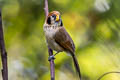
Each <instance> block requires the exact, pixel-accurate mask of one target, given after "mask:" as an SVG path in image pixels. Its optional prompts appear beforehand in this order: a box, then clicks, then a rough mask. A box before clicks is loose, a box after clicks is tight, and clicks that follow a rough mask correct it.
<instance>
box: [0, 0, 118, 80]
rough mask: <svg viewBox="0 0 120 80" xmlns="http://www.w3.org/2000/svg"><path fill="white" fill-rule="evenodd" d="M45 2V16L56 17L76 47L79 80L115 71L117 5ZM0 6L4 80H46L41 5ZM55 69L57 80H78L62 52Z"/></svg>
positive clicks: (20, 0) (31, 1)
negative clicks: (58, 14) (6, 78)
mask: <svg viewBox="0 0 120 80" xmlns="http://www.w3.org/2000/svg"><path fill="white" fill-rule="evenodd" d="M48 1H49V10H50V11H53V10H58V11H60V12H61V17H62V20H63V24H64V26H65V28H66V29H67V31H68V32H69V34H70V35H71V37H72V38H73V40H74V42H75V45H76V55H77V58H78V61H79V64H80V68H81V72H82V78H83V80H96V79H97V78H98V77H99V76H101V75H102V74H103V73H105V72H108V71H119V68H120V65H119V63H120V55H119V52H120V42H119V40H120V19H119V18H120V10H119V9H120V5H119V3H120V0H115V1H114V0H74V1H73V0H48ZM101 1H103V2H101ZM0 2H1V4H2V15H3V16H2V17H3V25H4V33H5V43H6V47H7V52H8V63H9V79H10V80H49V78H50V72H49V68H50V67H49V62H48V51H47V46H46V43H45V37H44V32H43V24H44V20H45V15H44V10H43V8H44V0H4V1H3V0H0ZM95 4H97V6H95ZM101 5H102V7H101ZM0 63H1V62H0ZM0 65H1V64H0ZM55 69H56V71H55V73H56V80H75V79H76V77H77V75H76V73H75V70H74V67H73V63H72V59H71V57H69V56H67V55H66V54H65V53H64V52H63V53H60V54H58V55H56V60H55ZM0 77H1V75H0ZM119 79H120V76H119V75H117V74H110V75H108V76H105V77H104V78H103V79H102V80H119ZM0 80H1V79H0Z"/></svg>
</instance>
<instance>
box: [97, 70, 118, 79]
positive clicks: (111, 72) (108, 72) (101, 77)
mask: <svg viewBox="0 0 120 80" xmlns="http://www.w3.org/2000/svg"><path fill="white" fill-rule="evenodd" d="M112 73H116V74H120V72H117V71H112V72H106V73H104V74H103V75H101V76H100V77H99V78H98V79H97V80H101V79H102V78H103V77H104V76H106V75H108V74H112Z"/></svg>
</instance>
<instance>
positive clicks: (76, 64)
mask: <svg viewBox="0 0 120 80" xmlns="http://www.w3.org/2000/svg"><path fill="white" fill-rule="evenodd" d="M72 58H73V62H74V66H75V69H76V72H77V73H78V75H79V78H80V80H82V79H81V73H80V68H79V64H78V61H77V58H76V56H75V54H74V53H73V54H72Z"/></svg>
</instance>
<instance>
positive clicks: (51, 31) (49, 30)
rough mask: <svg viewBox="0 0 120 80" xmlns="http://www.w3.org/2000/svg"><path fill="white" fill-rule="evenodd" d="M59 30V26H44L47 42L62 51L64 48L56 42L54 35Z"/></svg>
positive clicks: (56, 49)
mask: <svg viewBox="0 0 120 80" xmlns="http://www.w3.org/2000/svg"><path fill="white" fill-rule="evenodd" d="M56 31H57V28H54V27H46V28H44V32H45V36H46V40H47V44H48V45H49V46H50V47H51V48H52V49H53V50H55V51H58V52H61V51H63V49H62V48H61V47H60V46H59V45H58V44H57V43H56V42H55V39H54V35H55V33H56Z"/></svg>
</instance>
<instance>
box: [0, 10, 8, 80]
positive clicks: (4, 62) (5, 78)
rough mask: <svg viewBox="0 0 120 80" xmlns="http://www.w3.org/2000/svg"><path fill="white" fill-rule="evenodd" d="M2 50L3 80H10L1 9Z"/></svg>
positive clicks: (0, 31) (0, 41) (0, 39)
mask: <svg viewBox="0 0 120 80" xmlns="http://www.w3.org/2000/svg"><path fill="white" fill-rule="evenodd" d="M0 49H1V59H2V68H3V69H2V78H3V80H8V67H7V52H6V49H5V43H4V37H3V28H2V12H1V9H0Z"/></svg>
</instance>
